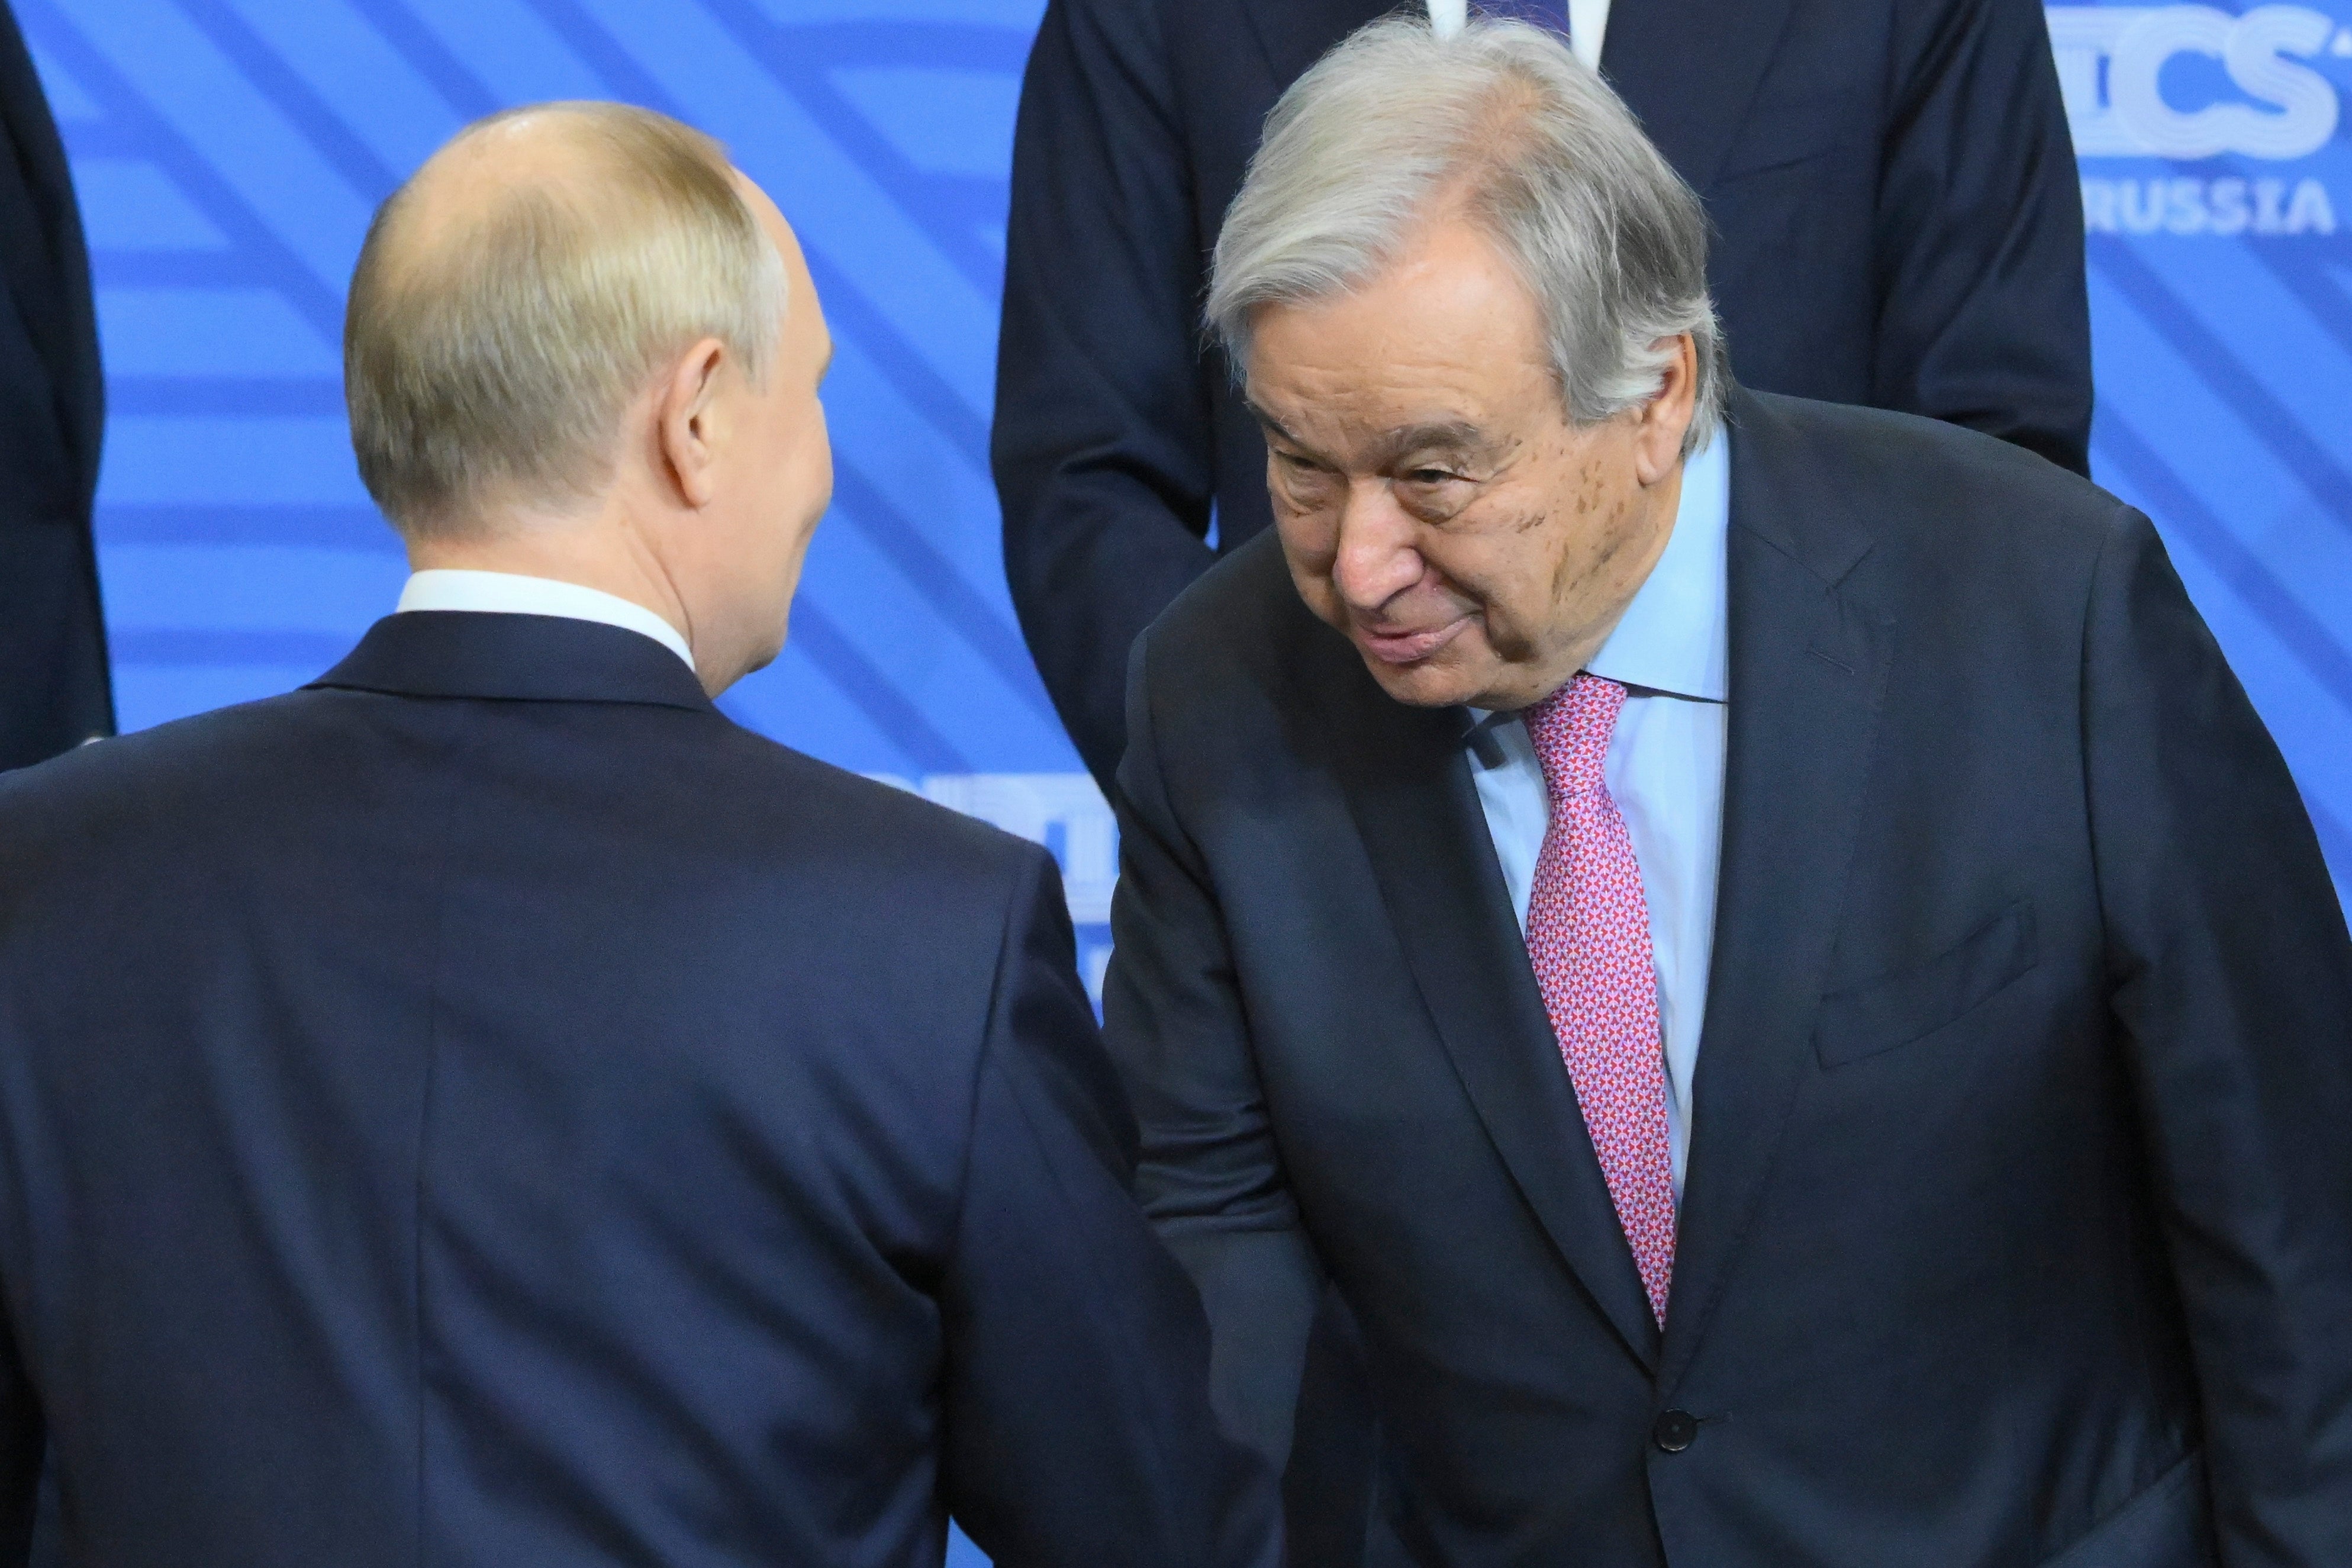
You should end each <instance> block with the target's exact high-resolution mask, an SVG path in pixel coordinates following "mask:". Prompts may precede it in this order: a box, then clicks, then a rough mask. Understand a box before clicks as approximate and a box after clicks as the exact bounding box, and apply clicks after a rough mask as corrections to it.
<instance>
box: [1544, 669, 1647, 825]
mask: <svg viewBox="0 0 2352 1568" xmlns="http://www.w3.org/2000/svg"><path fill="white" fill-rule="evenodd" d="M1624 706H1625V688H1624V687H1623V686H1621V685H1618V684H1617V683H1616V682H1615V681H1612V680H1607V679H1604V678H1603V677H1601V676H1600V675H1588V674H1580V675H1578V676H1576V678H1575V679H1573V680H1571V681H1570V682H1569V683H1568V684H1567V685H1563V686H1561V687H1560V688H1559V690H1558V691H1555V692H1554V693H1552V694H1551V695H1549V696H1548V697H1546V698H1544V700H1543V701H1541V702H1539V703H1538V704H1536V706H1533V707H1531V708H1529V709H1528V736H1529V737H1530V738H1532V739H1533V740H1534V741H1535V746H1536V760H1537V762H1538V763H1539V764H1541V765H1542V768H1543V776H1544V788H1545V789H1548V790H1549V791H1550V792H1551V798H1552V799H1553V800H1563V799H1566V798H1568V797H1570V796H1575V795H1589V794H1591V793H1593V792H1594V791H1595V790H1598V789H1601V788H1603V782H1602V776H1601V765H1602V764H1603V763H1605V762H1606V761H1607V760H1608V758H1609V738H1610V737H1611V736H1612V735H1614V734H1616V733H1617V716H1618V714H1620V713H1621V712H1622V711H1623V710H1624Z"/></svg>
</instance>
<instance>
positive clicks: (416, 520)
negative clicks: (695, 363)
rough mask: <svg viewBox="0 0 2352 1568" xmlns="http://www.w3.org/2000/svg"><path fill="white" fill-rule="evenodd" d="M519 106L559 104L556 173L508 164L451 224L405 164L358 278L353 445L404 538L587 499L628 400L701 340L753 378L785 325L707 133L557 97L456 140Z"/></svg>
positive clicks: (760, 251) (759, 234) (346, 364)
mask: <svg viewBox="0 0 2352 1568" xmlns="http://www.w3.org/2000/svg"><path fill="white" fill-rule="evenodd" d="M526 114H530V115H547V116H555V117H561V120H562V124H561V126H560V128H559V129H561V130H562V132H563V133H564V139H565V152H567V153H568V154H570V155H571V162H572V168H573V171H574V172H572V175H571V177H568V178H564V179H562V180H560V181H559V180H550V179H546V178H543V177H542V178H536V179H534V178H529V177H524V178H519V179H517V180H516V181H515V183H512V184H511V185H510V186H509V187H507V188H505V189H502V190H500V191H499V192H498V193H496V194H495V195H494V196H493V197H492V198H491V199H490V200H488V201H487V202H483V203H480V204H477V205H476V206H475V207H474V208H473V210H471V211H468V212H466V213H464V214H462V215H458V216H456V217H453V218H451V219H450V220H449V221H447V222H446V223H436V222H435V221H434V219H435V214H432V213H431V212H429V211H426V212H420V211H418V210H417V209H418V208H419V207H420V205H422V206H425V207H428V208H429V206H430V205H431V204H432V197H431V194H430V193H427V194H426V196H425V198H424V199H423V200H420V197H419V194H418V193H417V190H416V186H417V183H418V181H417V179H415V178H412V179H411V180H410V181H409V182H408V183H406V184H404V185H403V186H402V187H401V188H400V189H399V190H397V191H395V192H394V193H392V195H391V196H390V197H389V198H387V199H386V200H385V202H384V204H383V206H382V207H380V208H378V209H377V211H376V214H375V219H374V222H373V223H372V224H371V225H369V226H368V234H367V239H366V242H365V243H364V244H363V245H362V246H361V247H360V258H359V264H358V266H357V267H356V268H355V270H354V271H353V273H352V288H351V300H350V305H349V308H348V309H347V311H346V313H345V316H344V320H343V389H344V395H345V398H346V401H347V402H349V404H350V407H351V419H352V449H353V451H354V452H355V453H356V454H357V455H358V457H359V467H360V477H361V478H362V480H363V481H364V482H365V483H366V485H367V487H368V493H369V494H370V495H371V496H373V497H375V501H376V504H377V506H379V507H382V508H383V513H384V515H385V517H388V518H390V519H391V521H392V523H393V526H394V528H398V529H399V530H400V531H401V532H402V533H403V534H404V535H407V536H409V537H412V538H421V537H427V536H444V537H446V536H447V535H450V534H455V533H463V532H466V531H467V530H469V529H471V528H475V527H478V526H479V524H480V521H481V519H482V517H483V515H484V514H485V512H486V511H488V509H490V508H492V507H498V506H500V505H520V506H525V507H535V508H537V507H544V508H549V509H555V510H562V509H565V508H568V507H576V506H580V505H583V504H585V503H587V502H589V501H591V500H593V498H594V497H596V496H597V495H598V494H600V493H601V492H602V491H603V489H604V486H607V485H608V484H610V483H611V480H612V476H613V472H614V462H615V457H616V449H617V445H618V441H619V437H620V423H621V417H622V414H623V413H624V411H625V409H626V408H627V406H628V404H629V402H630V401H631V400H632V399H634V398H635V397H636V396H637V394H638V393H639V392H643V391H644V390H645V388H646V386H648V385H649V384H650V383H651V382H652V381H653V380H654V378H655V377H656V376H657V375H659V374H661V373H662V372H663V371H667V369H668V368H669V366H670V365H671V363H672V362H673V361H675V359H676V358H677V355H679V354H681V353H683V352H684V351H685V350H687V349H688V348H689V347H691V346H692V345H693V344H695V343H696V342H698V341H700V340H702V339H705V338H716V339H718V340H719V341H720V342H721V343H723V344H725V345H726V347H727V349H728V350H729V351H730V352H731V353H733V354H734V355H736V356H737V357H738V358H739V359H740V361H741V362H742V366H743V368H744V370H745V371H747V372H748V373H749V374H750V375H751V377H752V378H753V380H754V381H759V380H761V379H763V378H764V377H765V375H766V372H767V369H768V362H769V361H770V359H771V358H772V356H773V353H774V350H775V344H776V341H777V339H778V337H779V335H780V334H781V332H782V325H783V312H784V304H785V299H784V295H785V287H786V286H785V279H784V269H783V258H782V256H779V255H778V254H777V251H776V247H775V246H774V245H773V244H772V243H771V241H770V240H769V237H768V235H766V233H765V232H764V231H763V230H762V229H761V225H760V223H759V220H758V219H757V218H756V217H754V216H753V215H752V213H751V208H750V207H749V206H748V205H747V204H745V202H744V200H743V198H742V195H741V193H740V192H739V191H738V190H737V189H736V187H735V183H734V181H733V178H732V171H731V168H730V164H729V162H728V160H727V154H726V152H725V150H724V149H723V148H721V147H720V146H719V143H718V142H717V141H713V140H711V139H710V138H709V137H708V136H705V135H704V134H702V133H701V132H700V131H694V130H691V129H689V128H688V127H687V126H684V125H681V124H679V123H678V122H677V120H671V119H669V118H668V117H667V116H666V115H660V114H656V113H654V112H652V111H651V110H644V109H636V108H633V107H630V106H628V105H625V104H614V103H554V104H541V105H537V106H535V107H533V108H530V109H519V110H507V111H506V112H504V113H502V114H497V115H492V116H490V117H489V118H488V119H487V120H478V121H477V122H476V123H475V124H473V125H470V126H468V127H467V128H466V130H465V131H461V132H459V134H458V138H457V141H453V142H452V143H451V146H452V147H453V148H455V147H457V146H458V145H459V144H460V143H462V142H464V141H467V140H469V139H471V138H475V137H478V136H480V135H481V134H483V133H484V132H486V131H489V130H491V129H492V128H493V127H496V126H498V125H499V124H500V123H502V122H505V121H509V120H513V119H515V118H517V117H518V116H521V115H526ZM428 168H429V165H428ZM420 226H425V227H427V228H430V229H432V231H433V232H431V233H429V234H425V235H419V234H417V233H415V232H414V231H415V230H416V229H418V228H419V227H420Z"/></svg>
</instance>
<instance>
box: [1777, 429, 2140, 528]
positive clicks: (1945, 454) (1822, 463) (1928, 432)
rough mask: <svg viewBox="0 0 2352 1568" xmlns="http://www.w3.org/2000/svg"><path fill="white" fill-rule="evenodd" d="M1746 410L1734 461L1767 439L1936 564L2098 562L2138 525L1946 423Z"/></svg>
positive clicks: (2103, 501) (1999, 445)
mask: <svg viewBox="0 0 2352 1568" xmlns="http://www.w3.org/2000/svg"><path fill="white" fill-rule="evenodd" d="M1742 403H1743V405H1744V406H1743V407H1742V408H1741V410H1740V418H1739V419H1738V423H1737V424H1736V426H1735V432H1734V437H1733V439H1734V443H1735V444H1734V451H1735V452H1737V451H1738V438H1739V434H1740V432H1741V431H1743V430H1745V431H1748V432H1752V433H1753V434H1758V435H1760V436H1763V437H1765V438H1766V439H1767V440H1769V444H1770V446H1771V448H1772V455H1771V457H1770V458H1769V461H1770V462H1771V463H1772V464H1773V465H1775V466H1783V465H1792V466H1793V467H1795V468H1799V469H1802V470H1805V471H1809V472H1811V473H1812V474H1813V475H1815V476H1825V477H1826V478H1827V479H1828V481H1829V482H1830V483H1831V484H1832V485H1834V486H1836V487H1837V489H1838V490H1840V491H1842V492H1843V501H1842V505H1843V507H1845V508H1846V509H1849V510H1851V511H1853V513H1854V514H1855V515H1856V516H1858V517H1865V518H1867V519H1868V520H1869V522H1870V525H1871V526H1872V527H1873V528H1874V529H1881V530H1884V531H1885V533H1887V534H1890V535H1893V536H1895V537H1897V538H1901V539H1903V540H1904V541H1905V542H1906V543H1907V544H1910V545H1912V546H1915V547H1916V548H1920V549H1926V550H1927V551H1929V552H1930V553H1931V554H1935V555H1938V556H1943V557H1946V558H1955V557H1957V556H1959V555H1964V554H1966V553H1968V552H1970V551H1976V550H1984V549H1992V550H1995V551H2000V552H2004V553H2005V552H2006V550H2007V549H2014V548H2037V549H2053V548H2055V549H2067V548H2068V547H2070V546H2071V547H2074V548H2079V549H2084V550H2087V551H2089V552H2091V553H2094V554H2095V552H2096V551H2097V549H2098V548H2099V547H2100V545H2101V544H2102V543H2103V542H2104V541H2105V539H2106V538H2109V537H2110V536H2111V535H2112V534H2113V533H2114V532H2115V530H2116V528H2118V527H2119V526H2121V525H2122V523H2123V521H2124V519H2126V517H2130V516H2133V515H2134V514H2132V513H2131V510H2130V508H2129V507H2126V505H2125V504H2124V503H2123V502H2121V501H2119V500H2117V499H2116V497H2114V496H2112V495H2110V494H2108V493H2107V492H2106V491H2105V490H2103V489H2101V488H2100V487H2099V486H2096V485H2095V484H2093V483H2092V482H2091V481H2090V480H2088V479H2085V478H2084V477H2083V476H2081V475H2079V474H2075V473H2073V472H2070V471H2069V470H2067V469H2064V468H2062V467H2060V466H2059V465H2057V464H2055V463H2053V462H2051V461H2049V460H2048V459H2047V458H2044V457H2042V456H2040V455H2036V454H2034V453H2032V452H2029V451H2027V450H2025V449H2024V448H2023V447H2021V446H2018V445H2015V444H2011V443H2010V442H2007V441H2003V440H2000V438H1998V437H1996V436H1991V435H1987V434H1984V433H1983V432H1982V431H1977V430H1970V429H1968V428H1967V427H1966V426H1963V425H1958V424H1953V423H1948V422H1947V421H1944V420H1940V419H1928V418H1926V417H1924V416H1922V415H1919V414H1913V413H1896V412H1895V411H1892V410H1888V409H1877V408H1863V407H1858V406H1854V405H1850V404H1844V403H1829V402H1812V401H1811V400H1809V399H1805V398H1793V397H1780V396H1777V395H1774V394H1772V393H1769V392H1748V393H1744V394H1743V397H1742ZM1736 484H1737V481H1735V486H1736Z"/></svg>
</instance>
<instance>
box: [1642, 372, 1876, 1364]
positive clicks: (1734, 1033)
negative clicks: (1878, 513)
mask: <svg viewBox="0 0 2352 1568" xmlns="http://www.w3.org/2000/svg"><path fill="white" fill-rule="evenodd" d="M1733 406H1734V413H1735V428H1734V430H1733V432H1732V447H1731V454H1732V468H1731V533H1730V561H1729V575H1730V621H1731V625H1730V634H1731V701H1730V710H1729V713H1728V716H1727V717H1728V723H1729V735H1728V749H1727V759H1726V768H1725V778H1724V806H1723V852H1722V862H1721V871H1720V873H1719V876H1718V879H1717V897H1716V923H1715V928H1716V939H1715V956H1714V962H1713V967H1712V972H1711V975H1710V977H1709V980H1708V984H1707V1001H1706V1024H1705V1027H1704V1030H1703V1031H1702V1034H1701V1041H1700V1050H1699V1057H1698V1068H1697V1073H1696V1082H1695V1083H1694V1085H1693V1088H1692V1095H1691V1098H1692V1113H1691V1120H1692V1129H1691V1130H1692V1140H1691V1155H1690V1166H1689V1171H1688V1176H1687V1179H1686V1180H1685V1186H1684V1196H1683V1207H1682V1213H1681V1217H1680V1222H1679V1234H1678V1238H1677V1240H1676V1243H1675V1278H1674V1290H1673V1298H1672V1301H1671V1304H1670V1306H1669V1308H1668V1312H1667V1322H1666V1335H1665V1346H1664V1357H1663V1364H1662V1366H1661V1368H1660V1387H1661V1388H1662V1389H1664V1390H1671V1389H1672V1387H1673V1385H1674V1383H1675V1380H1676V1379H1677V1378H1679V1377H1680V1376H1681V1375H1682V1373H1683V1371H1684V1370H1685V1368H1686V1367H1687V1366H1688V1365H1689V1364H1690V1359H1691V1356H1692V1354H1693V1353H1694V1351H1695V1349H1696V1345H1697V1343H1698V1341H1699V1339H1700V1337H1701V1336H1702V1335H1703V1334H1704V1333H1705V1332H1706V1324H1707V1320H1708V1317H1709V1315H1710V1313H1711V1312H1713V1310H1714V1307H1715V1305H1716V1302H1717V1298H1718V1297H1719V1295H1720V1293H1721V1289H1722V1285H1723V1281H1725V1279H1726V1278H1727V1275H1728V1272H1729V1270H1730V1268H1731V1265H1732V1263H1733V1261H1734V1259H1735V1255H1736V1253H1737V1250H1738V1246H1739V1243H1740V1241H1741V1239H1742V1238H1743V1236H1744V1235H1745V1232H1746V1229H1747V1227H1748V1221H1749V1219H1750V1218H1752V1216H1753V1215H1754V1213H1755V1209H1756V1205H1757V1202H1758V1199H1759V1197H1761V1195H1762V1190H1763V1186H1764V1184H1765V1181H1766V1178H1767V1176H1769V1171H1770V1167H1771V1164H1772V1157H1773V1154H1774V1151H1775V1150H1776V1149H1777V1148H1778V1147H1779V1144H1780V1132H1781V1128H1782V1126H1783V1124H1784V1123H1785V1121H1786V1119H1787V1117H1788V1113H1789V1111H1790V1106H1791V1104H1792V1103H1793V1102H1794V1099H1795V1095H1796V1092H1797V1089H1798V1086H1799V1084H1800V1082H1801V1079H1802V1075H1803V1074H1804V1072H1805V1071H1807V1069H1808V1067H1809V1064H1810V1063H1811V1061H1812V1050H1811V1042H1812V1031H1813V1019H1814V1015H1815V1013H1816V1012H1817V1011H1818V1010H1819V1008H1820V1002H1821V986H1822V975H1823V973H1824V970H1825V968H1826V966H1827V964H1828V961H1829V956H1830V948H1831V945H1832V941H1833V940H1834V937H1835V935H1836V925H1837V917H1838V911H1839V905H1840V902H1841V894H1842V893H1843V887H1844V883H1845V876H1846V869H1847V865H1848V862H1850V860H1851V859H1852V856H1853V844H1854V837H1855V832H1856V830H1857V827H1858V824H1859V821H1860V816H1861V808H1862V800H1863V791H1864V785H1865V783H1866V782H1867V779H1868V776H1869V771H1870V759H1871V751H1872V743H1873V740H1874V736H1875V734H1876V730H1877V723H1878V712H1879V703H1880V699H1881V696H1882V695H1883V693H1884V691H1885V676H1886V671H1887V666H1888V664H1889V663H1890V662H1891V660H1892V657H1893V654H1894V649H1895V627H1894V625H1893V624H1892V622H1888V621H1887V620H1885V618H1884V617H1883V616H1881V615H1880V614H1878V613H1877V612H1875V611H1874V609H1873V608H1872V607H1871V606H1870V605H1869V604H1868V603H1867V602H1865V601H1864V599H1863V597H1862V596H1861V594H1860V592H1859V591H1858V589H1857V586H1856V584H1855V583H1854V582H1853V580H1851V578H1850V576H1849V574H1850V573H1852V572H1853V568H1854V567H1855V566H1856V565H1857V564H1859V563H1860V561H1861V560H1862V559H1863V558H1864V556H1865V555H1867V554H1868V553H1869V551H1870V549H1871V541H1870V539H1869V538H1868V536H1866V535H1864V534H1863V533H1861V532H1860V531H1859V530H1858V529H1856V528H1853V527H1852V526H1851V524H1850V523H1848V522H1847V521H1845V520H1844V519H1843V517H1841V515H1840V513H1839V512H1838V509H1837V498H1836V497H1834V496H1833V495H1832V494H1830V493H1828V492H1827V491H1826V489H1825V487H1824V486H1822V483H1821V481H1820V479H1819V477H1818V476H1816V475H1814V474H1811V473H1810V472H1809V471H1808V470H1809V467H1810V465H1809V464H1808V463H1807V462H1806V461H1805V460H1804V458H1803V457H1802V456H1801V454H1800V451H1799V448H1798V444H1797V443H1796V441H1795V440H1794V439H1793V438H1792V436H1793V433H1792V432H1790V426H1789V422H1788V420H1787V418H1786V416H1785V414H1784V413H1782V412H1781V411H1780V406H1779V405H1777V404H1776V403H1774V402H1770V401H1767V400H1761V399H1759V398H1756V397H1754V396H1752V395H1750V394H1748V393H1745V392H1738V393H1735V396H1734V405H1733Z"/></svg>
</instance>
